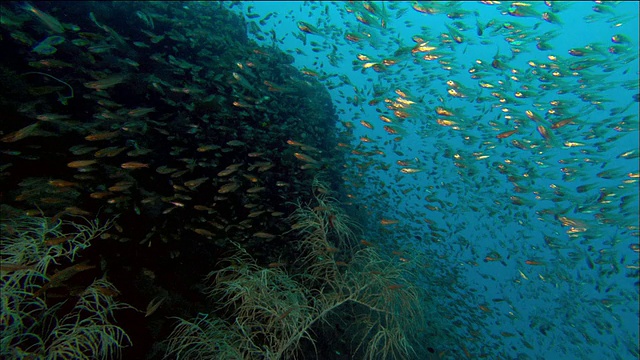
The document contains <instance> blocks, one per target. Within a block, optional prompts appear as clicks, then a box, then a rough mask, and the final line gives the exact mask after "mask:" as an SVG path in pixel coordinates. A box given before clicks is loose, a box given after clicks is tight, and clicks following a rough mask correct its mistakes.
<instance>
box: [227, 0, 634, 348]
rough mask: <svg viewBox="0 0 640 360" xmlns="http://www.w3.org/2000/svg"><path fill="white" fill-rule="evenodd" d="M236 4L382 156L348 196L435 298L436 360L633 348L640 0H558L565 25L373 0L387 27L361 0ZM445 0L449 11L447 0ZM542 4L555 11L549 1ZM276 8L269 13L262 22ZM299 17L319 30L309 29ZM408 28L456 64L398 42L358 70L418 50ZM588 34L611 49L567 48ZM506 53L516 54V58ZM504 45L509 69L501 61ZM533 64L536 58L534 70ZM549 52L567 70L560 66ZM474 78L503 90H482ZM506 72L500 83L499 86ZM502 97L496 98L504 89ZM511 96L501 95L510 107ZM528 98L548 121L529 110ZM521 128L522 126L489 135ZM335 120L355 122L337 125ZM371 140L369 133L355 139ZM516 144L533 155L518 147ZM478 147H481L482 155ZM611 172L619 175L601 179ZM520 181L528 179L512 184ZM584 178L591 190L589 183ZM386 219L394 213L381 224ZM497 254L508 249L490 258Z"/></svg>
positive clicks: (355, 142)
mask: <svg viewBox="0 0 640 360" xmlns="http://www.w3.org/2000/svg"><path fill="white" fill-rule="evenodd" d="M226 5H227V6H229V7H231V8H232V9H233V10H234V11H236V12H243V13H244V14H245V16H246V20H247V21H248V22H249V23H253V25H250V26H249V28H250V29H252V30H251V32H252V34H251V36H252V38H254V39H256V40H257V41H258V42H259V43H260V44H261V45H272V44H273V45H276V46H278V47H279V48H281V49H283V50H284V51H287V52H288V53H290V54H291V55H293V56H294V58H295V63H294V65H295V66H296V67H297V68H300V69H302V68H307V69H311V70H313V71H316V72H318V73H319V74H320V77H319V78H320V79H321V81H322V82H323V83H324V84H325V85H327V86H328V87H329V88H330V93H331V96H332V98H333V101H334V104H335V106H336V107H337V113H338V114H339V117H340V118H339V119H338V120H339V122H338V124H341V123H342V122H350V123H352V126H353V135H352V141H351V144H350V145H351V146H352V148H355V147H356V146H358V149H359V150H360V151H363V152H366V151H376V150H381V151H382V152H383V155H374V156H370V157H365V156H362V155H355V154H354V155H351V154H350V155H349V159H350V160H348V162H347V163H346V166H347V179H346V185H347V190H348V192H349V193H350V194H352V195H353V196H354V203H355V204H358V205H361V206H363V205H364V206H366V208H367V211H368V213H367V216H368V217H369V218H370V221H371V224H374V225H375V226H377V227H378V228H379V229H378V230H377V231H376V232H372V233H370V234H369V236H370V237H371V239H375V240H377V242H378V243H379V244H380V246H381V247H383V248H386V249H387V250H389V251H392V250H397V251H404V253H405V255H404V256H405V257H406V258H407V259H409V261H411V262H412V264H414V265H415V266H416V269H422V270H423V271H424V274H421V273H417V274H416V279H415V281H416V283H417V284H421V285H422V286H424V287H425V289H427V291H428V292H429V294H430V296H429V297H428V298H426V299H424V300H423V303H424V306H425V309H426V310H427V313H429V314H431V315H432V316H433V318H432V321H431V322H430V323H431V324H432V327H433V328H434V329H432V331H433V332H434V333H433V334H431V337H430V340H429V341H431V342H432V343H430V344H429V345H430V346H431V347H433V348H434V349H436V351H437V352H438V353H440V354H441V356H442V357H444V358H451V359H459V358H464V357H471V358H477V357H486V358H505V359H515V358H522V359H603V358H607V359H634V358H637V355H638V270H637V267H638V252H637V247H636V248H635V249H636V250H635V251H634V249H633V246H634V245H635V246H637V244H638V218H637V217H638V184H637V174H638V158H637V155H636V156H635V157H631V158H628V159H627V158H624V157H621V156H620V155H621V154H622V153H624V152H627V151H631V150H635V151H636V152H637V151H638V103H637V101H634V100H633V96H634V94H635V96H636V97H637V94H638V50H637V48H638V47H637V46H638V3H637V2H621V3H618V4H612V5H606V6H607V7H606V8H600V9H599V12H598V11H594V6H596V3H593V2H588V3H587V2H578V3H555V4H554V6H555V7H556V9H557V8H560V9H561V10H560V11H558V12H557V13H556V14H555V15H557V17H558V18H559V19H561V22H562V24H553V23H549V22H545V21H543V20H541V19H540V18H539V17H516V16H511V15H510V14H509V13H508V12H507V11H503V12H504V13H501V9H505V8H508V6H504V5H502V7H500V6H498V5H485V4H481V3H467V2H464V3H457V4H455V5H454V4H450V6H448V7H446V8H444V9H442V11H441V12H439V13H436V14H425V13H421V12H418V11H416V10H414V9H413V8H412V6H411V5H412V4H411V3H409V2H403V3H396V4H394V5H391V4H390V3H384V4H383V3H378V2H376V3H375V6H376V7H377V8H379V9H384V12H386V14H387V16H386V17H385V18H386V28H385V27H382V26H380V24H370V25H368V26H367V25H364V24H362V23H361V22H358V20H357V19H356V14H357V13H358V11H360V12H362V13H365V14H366V11H367V10H366V9H365V8H364V7H363V6H362V3H360V2H357V3H354V4H350V3H342V2H338V3H335V2H332V3H329V2H321V3H302V2H242V3H241V4H230V3H227V4H226ZM424 6H431V5H429V4H424ZM435 6H437V7H441V8H442V7H443V3H437V4H435ZM349 8H351V9H355V11H353V12H349V11H347V10H348V9H349ZM392 8H393V9H392ZM454 8H457V9H458V10H460V11H462V12H463V13H464V16H463V17H462V18H461V19H451V18H449V17H447V14H448V13H449V14H451V13H452V9H454ZM532 8H534V9H535V10H536V11H538V12H539V13H542V12H544V11H549V8H548V7H547V6H546V5H545V4H544V3H542V2H538V3H534V4H533V5H532ZM608 9H611V12H609V11H608ZM597 10H598V9H597ZM269 13H272V16H271V17H270V18H269V19H265V20H263V21H262V24H261V23H259V22H260V20H262V19H264V17H265V16H266V15H267V14H269ZM252 14H258V15H259V16H258V17H255V16H253V15H252ZM382 17H383V16H382V15H381V16H380V17H379V18H382ZM492 20H495V24H494V25H493V26H491V27H490V28H486V29H484V30H483V34H482V36H480V35H478V32H477V28H476V22H478V23H480V24H484V25H486V24H487V23H489V22H490V21H492ZM299 21H304V22H306V23H309V24H311V25H313V26H314V27H316V28H317V29H318V32H319V33H318V34H305V33H303V32H302V31H300V29H299V28H298V27H297V25H296V24H297V22H299ZM455 21H460V23H461V24H463V25H466V26H467V27H468V28H469V29H468V30H464V31H461V33H462V34H463V37H464V39H463V41H462V42H461V43H456V42H455V41H453V42H451V41H450V42H449V43H443V41H442V40H443V37H442V36H441V34H442V33H448V30H447V28H446V26H445V24H446V25H449V26H454V24H453V23H454V22H455ZM505 23H516V27H519V28H521V29H522V31H521V32H518V33H517V34H516V35H521V34H522V36H523V38H522V39H520V41H522V42H523V43H522V44H521V45H514V43H513V42H511V43H509V42H508V41H507V40H505V38H506V37H509V35H506V34H507V30H505V27H506V26H505ZM507 26H508V25H507ZM347 32H349V33H356V34H358V33H359V34H360V35H361V36H362V37H365V36H366V35H363V32H364V33H367V34H368V35H369V37H368V39H369V40H362V41H360V42H351V41H348V40H346V39H345V34H346V33H347ZM615 34H624V35H625V36H626V37H628V38H629V41H630V42H629V43H628V44H620V45H625V46H626V47H627V52H626V53H624V54H611V53H610V52H609V51H608V50H607V49H608V47H610V46H612V45H616V44H614V43H613V42H612V41H611V37H612V36H613V35H615ZM415 35H419V36H421V37H422V38H423V39H424V40H425V41H428V42H429V45H432V46H435V47H436V48H437V50H434V51H433V53H439V54H443V55H444V56H443V57H442V58H441V59H439V60H446V61H449V62H450V63H449V64H444V65H443V64H439V63H438V62H437V61H438V60H433V61H425V60H421V59H420V58H421V57H422V56H424V55H425V54H426V53H420V54H418V56H413V55H412V54H411V53H410V52H407V51H404V54H405V55H404V56H403V57H400V58H398V59H397V63H396V64H394V65H391V66H388V67H387V68H386V71H384V72H376V71H375V70H374V69H373V68H372V67H370V68H366V69H364V68H363V65H364V64H365V63H367V62H368V61H360V60H358V59H357V58H356V56H357V55H358V54H365V55H367V56H368V57H370V58H371V59H372V60H371V61H373V62H380V61H382V60H383V59H391V58H393V54H394V52H395V51H396V50H398V49H399V48H400V47H407V46H408V47H410V48H412V47H414V46H416V45H417V44H416V42H414V41H413V40H412V37H413V36H415ZM302 36H306V45H305V44H304V43H303V41H302ZM536 36H545V37H547V38H548V39H547V41H546V43H547V44H548V45H549V46H550V47H551V50H546V51H542V50H539V49H537V48H536V43H537V41H536ZM512 40H515V41H518V40H519V39H512ZM312 41H314V42H317V45H316V46H314V45H312V44H311V42H312ZM515 44H517V43H515ZM589 44H594V45H595V48H596V50H597V49H602V50H603V51H602V52H598V51H596V52H595V54H587V55H585V56H583V57H576V56H571V55H570V54H569V50H570V49H572V48H584V47H585V46H587V45H589ZM314 47H315V48H317V49H316V50H318V51H317V52H315V51H313V49H312V48H314ZM512 47H517V48H519V49H521V52H520V53H517V54H516V55H515V56H513V57H512V52H511V48H512ZM550 55H553V56H555V57H556V59H555V60H550V59H549V56H550ZM496 57H497V58H498V59H500V61H501V62H502V63H503V64H504V65H503V69H496V68H494V67H493V66H491V62H492V61H493V60H494V58H496ZM587 58H590V59H596V60H597V61H598V65H596V66H593V67H591V68H589V69H585V70H577V71H576V73H575V74H572V71H571V70H570V69H569V64H571V63H573V62H575V61H578V60H583V59H587ZM478 60H479V61H481V62H482V63H483V64H484V66H485V67H486V71H483V72H482V78H481V79H473V78H471V75H470V73H469V69H470V68H472V67H474V66H476V67H480V65H479V64H478V62H477V61H478ZM529 62H533V63H535V64H536V66H537V67H536V68H535V69H537V71H539V73H538V74H537V75H536V74H532V70H533V69H534V67H533V66H531V65H529ZM539 64H547V65H548V66H556V65H557V67H558V69H557V70H558V71H559V72H560V74H559V75H562V77H558V76H554V75H552V74H551V73H552V71H548V70H545V69H540V68H539ZM554 64H555V65H554ZM443 66H449V67H450V70H445V69H443ZM541 74H546V77H547V79H548V81H545V82H544V84H556V85H558V87H557V88H553V89H552V90H541V89H540V85H541V84H543V82H542V81H540V80H539V76H540V75H541ZM345 80H348V82H349V83H348V84H347V83H345ZM448 80H453V81H455V82H457V83H459V84H460V85H461V88H462V89H464V90H465V91H467V93H468V95H467V97H464V98H454V97H452V96H450V95H449V94H447V90H448V89H449V88H450V87H449V86H448V85H447V81H448ZM480 81H482V82H486V83H491V84H493V85H494V86H495V88H494V89H487V88H485V89H483V88H481V87H480V86H479V82H480ZM500 82H502V83H503V84H504V85H503V86H502V87H503V89H501V90H495V89H497V88H499V87H501V86H500ZM581 85H583V87H582V88H581V87H580V86H581ZM374 86H375V87H381V88H382V89H383V90H384V91H383V93H382V94H383V96H382V97H381V99H385V98H386V99H390V102H393V101H394V100H395V99H397V98H398V95H397V93H395V92H394V91H395V90H396V89H398V90H401V91H402V92H403V93H405V94H407V97H406V99H408V100H411V101H413V102H415V103H414V104H411V105H410V106H409V112H410V116H409V117H408V118H406V119H405V120H404V121H402V120H401V119H398V118H397V117H395V116H394V115H393V111H392V110H388V109H386V108H385V105H386V103H385V102H384V101H380V102H378V103H377V104H374V105H369V104H368V103H369V101H371V100H373V99H374V97H375V95H373V90H374ZM523 86H524V87H526V89H525V88H524V87H523ZM522 90H530V91H533V94H532V95H531V96H530V97H527V98H517V97H516V96H515V95H514V94H515V92H516V91H522ZM492 91H499V92H500V93H501V94H502V95H499V96H497V97H496V96H493V95H491V92H492ZM501 96H504V97H508V99H507V101H506V102H503V103H501V102H500V101H499V98H500V97H501ZM553 100H560V101H561V102H563V104H566V108H564V109H563V111H564V112H565V113H564V114H562V115H559V116H552V115H549V114H546V115H545V113H547V112H548V111H549V110H550V109H552V108H553V106H552V105H550V102H551V101H553ZM585 100H588V101H585ZM436 106H443V107H445V108H447V109H450V110H453V111H454V113H455V114H456V116H455V117H454V118H451V119H452V120H453V121H456V122H457V123H459V126H460V129H454V128H453V127H451V126H441V125H438V123H437V122H436V119H437V118H438V116H437V114H436V113H435V108H436ZM526 110H531V111H534V112H535V113H537V114H540V115H541V116H542V117H543V118H544V119H543V120H542V121H540V122H539V123H538V122H534V121H532V120H529V119H528V118H527V117H526V116H525V111H526ZM623 110H624V111H623ZM558 111H559V110H558ZM381 114H382V115H384V116H387V117H388V118H390V119H393V121H394V124H393V125H394V126H400V127H401V128H403V129H404V131H405V132H406V133H404V134H403V136H402V138H401V139H400V140H399V141H395V140H394V138H395V137H396V136H397V135H390V134H388V133H387V132H385V130H383V125H386V124H385V123H383V122H382V121H381V120H380V119H379V115H381ZM506 115H513V118H512V119H511V120H508V119H507V118H506V117H505V116H506ZM571 116H576V120H575V123H574V124H569V125H566V126H564V127H561V128H558V129H551V124H553V123H554V122H557V121H559V120H562V119H566V118H569V117H571ZM625 117H626V118H625ZM440 118H442V117H440ZM518 119H520V120H519V121H518ZM360 120H366V121H367V122H369V123H371V124H372V125H373V126H374V129H373V130H372V129H368V128H366V127H364V126H362V125H360ZM516 124H519V125H517V126H518V132H517V133H516V134H514V135H512V136H510V137H507V138H504V139H498V138H497V137H496V135H497V134H499V133H502V132H505V131H508V130H513V129H514V128H516ZM539 124H543V125H544V126H545V127H546V129H547V130H548V131H549V132H550V133H551V134H552V135H551V136H552V138H551V140H549V141H546V140H545V139H544V138H543V137H542V135H541V134H540V133H539V132H538V131H537V130H536V127H537V125H539ZM336 131H342V132H344V131H347V128H346V127H343V126H342V125H338V129H336ZM362 136H367V137H368V138H370V139H372V140H373V141H374V142H369V143H362V144H360V143H361V141H360V138H361V137H362ZM512 140H518V141H520V142H521V143H524V144H526V146H527V149H525V150H522V149H519V148H517V147H515V146H514V145H513V144H512V142H511V141H512ZM567 142H576V143H579V144H578V145H575V144H574V145H573V146H572V144H569V145H567ZM359 144H360V145H359ZM396 152H398V153H396ZM456 155H457V156H456ZM484 155H486V156H488V158H480V159H478V158H479V157H482V156H484ZM397 160H407V161H410V162H411V166H410V167H413V168H419V169H421V170H422V171H420V172H417V173H414V174H403V173H401V172H400V171H399V170H400V169H401V166H400V165H398V164H397V163H396V161H397ZM456 163H457V164H456ZM384 168H388V170H385V169H384ZM606 170H613V175H612V176H606V175H603V174H601V172H603V171H606ZM567 174H568V175H567ZM597 174H600V176H598V175H597ZM629 174H635V178H634V177H631V176H630V175H629ZM514 184H517V185H518V187H519V188H520V189H522V191H521V192H516V188H515V187H514ZM581 185H591V186H590V187H589V188H588V190H587V191H578V187H579V186H581ZM605 195H606V196H605ZM511 196H517V197H519V199H521V200H518V199H515V200H514V199H512V198H510V197H511ZM426 205H430V206H436V207H437V208H433V207H432V208H427V207H425V206H426ZM562 217H566V218H568V219H569V220H570V221H575V222H574V226H573V227H574V228H578V229H577V231H575V232H572V231H571V230H570V229H571V226H565V225H569V223H567V222H566V221H565V223H564V225H563V222H562V221H561V218H562ZM383 218H386V219H397V220H400V223H398V224H397V225H391V226H381V225H379V220H380V219H383ZM425 220H428V221H429V222H430V223H431V227H429V226H428V223H427V221H425ZM550 244H551V245H550ZM496 254H497V255H498V256H499V257H500V259H499V260H497V261H484V260H485V258H486V257H487V256H490V257H494V258H495V257H496ZM525 261H535V262H538V263H540V265H528V264H526V263H525ZM445 274H455V276H453V277H452V278H451V280H452V281H451V282H450V283H446V284H444V283H443V284H441V286H438V285H437V284H434V281H433V279H432V278H431V277H432V276H434V275H435V276H437V275H441V276H443V277H444V276H445ZM421 276H422V277H421ZM481 306H482V308H481ZM436 328H437V329H436Z"/></svg>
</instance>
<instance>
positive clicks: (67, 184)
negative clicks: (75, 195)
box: [49, 179, 78, 187]
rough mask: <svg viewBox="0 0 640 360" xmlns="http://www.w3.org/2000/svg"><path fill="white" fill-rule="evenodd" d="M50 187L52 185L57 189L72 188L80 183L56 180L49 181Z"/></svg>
mask: <svg viewBox="0 0 640 360" xmlns="http://www.w3.org/2000/svg"><path fill="white" fill-rule="evenodd" d="M49 185H52V186H55V187H70V186H77V185H78V183H76V182H72V181H67V180H60V179H56V180H49Z"/></svg>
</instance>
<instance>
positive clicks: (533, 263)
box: [524, 260, 544, 266]
mask: <svg viewBox="0 0 640 360" xmlns="http://www.w3.org/2000/svg"><path fill="white" fill-rule="evenodd" d="M524 263H525V264H527V265H536V266H539V265H544V263H543V262H541V261H535V260H527V261H525V262H524Z"/></svg>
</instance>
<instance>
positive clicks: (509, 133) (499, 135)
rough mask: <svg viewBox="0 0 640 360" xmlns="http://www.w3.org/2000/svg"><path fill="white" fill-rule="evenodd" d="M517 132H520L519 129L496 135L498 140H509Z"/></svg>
mask: <svg viewBox="0 0 640 360" xmlns="http://www.w3.org/2000/svg"><path fill="white" fill-rule="evenodd" d="M517 132H518V129H515V130H511V131H505V132H502V133H500V134H498V135H496V137H497V138H498V139H504V138H508V137H509V136H511V135H513V134H515V133H517Z"/></svg>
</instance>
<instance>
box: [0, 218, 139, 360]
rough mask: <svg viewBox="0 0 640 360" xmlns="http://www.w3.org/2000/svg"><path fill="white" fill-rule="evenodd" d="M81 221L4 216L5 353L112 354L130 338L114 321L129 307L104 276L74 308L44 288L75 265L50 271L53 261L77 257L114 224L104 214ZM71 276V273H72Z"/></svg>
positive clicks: (0, 328)
mask: <svg viewBox="0 0 640 360" xmlns="http://www.w3.org/2000/svg"><path fill="white" fill-rule="evenodd" d="M85 221H86V224H80V223H75V222H69V221H64V222H63V221H60V220H56V221H51V220H50V219H47V218H44V217H19V218H14V219H3V221H2V223H1V224H0V226H1V230H2V231H1V233H2V236H1V237H0V260H1V261H2V266H1V280H0V290H1V294H0V299H1V303H0V304H1V307H0V332H1V333H2V336H1V337H0V357H3V358H17V359H20V358H25V359H26V358H28V359H90V358H102V359H112V358H114V357H116V356H117V355H118V353H119V351H120V349H121V348H122V346H124V345H125V344H126V343H129V342H130V341H129V338H128V336H127V335H126V333H125V332H124V330H123V329H122V328H120V327H118V326H116V325H114V324H112V320H113V312H114V311H115V310H118V309H123V308H129V306H128V305H126V304H124V303H121V302H119V301H117V300H115V299H114V298H113V296H112V295H113V294H115V293H117V291H116V289H115V288H114V287H113V285H112V284H110V283H109V282H108V281H107V280H106V279H99V280H96V281H94V282H93V284H91V285H90V286H88V287H87V288H86V289H85V290H84V292H83V293H82V294H81V295H80V297H79V299H78V300H77V302H76V304H75V305H74V306H73V308H72V310H70V311H68V310H64V311H63V310H62V308H63V306H62V305H63V303H59V304H57V305H54V306H49V304H48V303H47V301H45V299H44V298H43V297H41V296H37V295H40V294H44V290H45V289H47V288H49V287H52V286H54V285H59V281H60V280H61V278H62V277H63V275H64V274H70V273H71V271H68V270H69V269H75V268H76V267H78V266H79V265H81V264H76V265H71V266H69V267H67V268H65V269H62V270H60V271H59V272H58V273H56V274H54V275H50V271H49V268H50V266H51V264H55V265H60V264H61V263H62V261H65V262H67V263H69V262H70V263H73V261H74V260H75V259H76V257H77V256H78V252H79V251H80V250H83V249H85V248H87V247H88V246H90V242H91V240H93V239H94V238H96V237H97V236H99V235H100V234H102V233H103V232H104V231H106V230H107V229H108V228H109V227H110V222H107V223H105V224H101V223H100V222H99V221H98V220H94V221H88V220H86V219H85ZM69 276H70V275H69Z"/></svg>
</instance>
